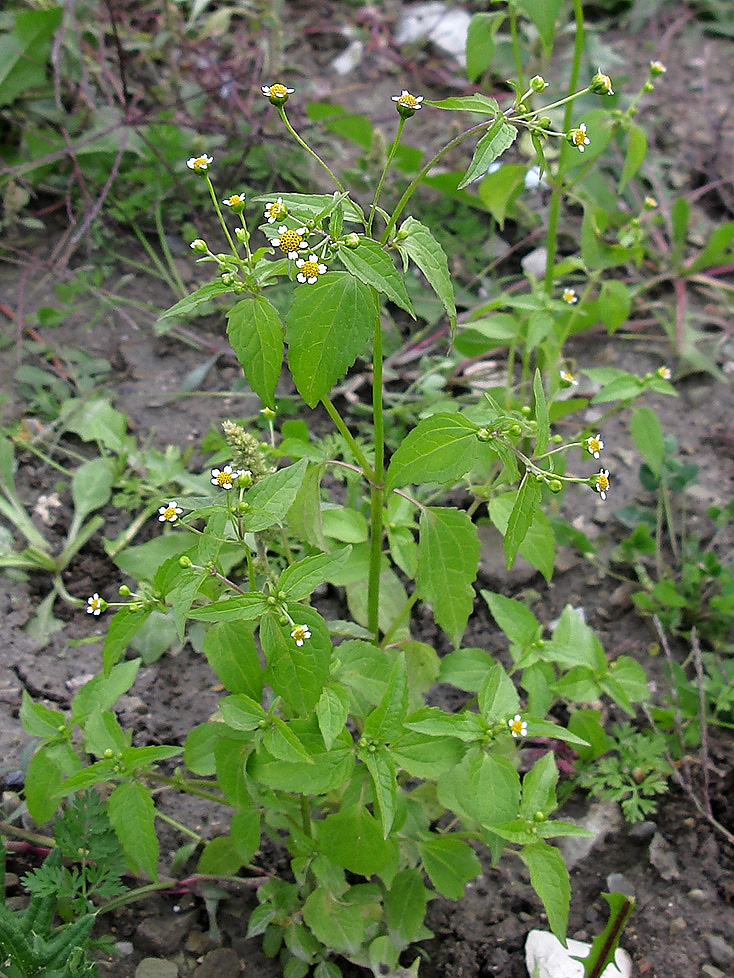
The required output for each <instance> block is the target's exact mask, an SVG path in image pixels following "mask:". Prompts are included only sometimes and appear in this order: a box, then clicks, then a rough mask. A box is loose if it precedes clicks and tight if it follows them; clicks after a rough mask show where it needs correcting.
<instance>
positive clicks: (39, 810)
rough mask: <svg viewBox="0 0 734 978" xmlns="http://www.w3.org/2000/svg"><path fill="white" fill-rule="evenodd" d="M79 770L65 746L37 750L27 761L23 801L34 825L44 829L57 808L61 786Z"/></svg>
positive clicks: (74, 758)
mask: <svg viewBox="0 0 734 978" xmlns="http://www.w3.org/2000/svg"><path fill="white" fill-rule="evenodd" d="M80 769H81V761H80V760H79V758H78V757H77V756H76V754H75V753H74V751H73V750H72V748H71V745H70V744H68V743H63V744H49V745H48V746H45V747H40V748H39V749H38V750H37V751H36V753H35V754H34V755H33V757H32V758H31V762H30V764H29V765H28V770H27V771H26V778H25V800H26V805H27V806H28V811H29V812H30V814H31V818H32V819H33V821H34V822H35V823H36V825H44V824H45V823H46V822H48V820H49V819H50V818H51V816H52V815H53V813H54V812H55V811H56V809H57V808H58V806H59V795H58V792H59V789H60V788H61V785H62V783H63V782H64V781H65V780H66V779H67V778H69V777H71V776H72V775H74V774H76V773H77V772H78V771H79V770H80Z"/></svg>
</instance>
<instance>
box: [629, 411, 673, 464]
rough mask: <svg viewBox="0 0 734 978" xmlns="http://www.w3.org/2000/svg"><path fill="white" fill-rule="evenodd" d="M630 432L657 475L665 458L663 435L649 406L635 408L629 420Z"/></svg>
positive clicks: (661, 428)
mask: <svg viewBox="0 0 734 978" xmlns="http://www.w3.org/2000/svg"><path fill="white" fill-rule="evenodd" d="M630 433H631V434H632V438H633V440H634V443H635V445H636V446H637V450H638V452H639V453H640V455H641V456H642V457H643V459H644V460H645V462H647V464H648V465H649V467H650V468H651V469H652V471H653V472H654V474H655V475H656V476H659V475H660V471H661V469H662V467H663V461H664V459H665V436H664V434H663V426H662V425H661V424H660V419H659V418H658V416H657V414H656V413H655V411H653V409H652V408H649V407H640V408H637V410H636V411H635V413H634V414H633V415H632V420H631V421H630Z"/></svg>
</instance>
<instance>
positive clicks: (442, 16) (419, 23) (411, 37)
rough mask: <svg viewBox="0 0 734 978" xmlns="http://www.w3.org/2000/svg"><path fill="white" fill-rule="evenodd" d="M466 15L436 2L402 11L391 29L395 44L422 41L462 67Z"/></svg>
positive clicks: (467, 19) (463, 62)
mask: <svg viewBox="0 0 734 978" xmlns="http://www.w3.org/2000/svg"><path fill="white" fill-rule="evenodd" d="M470 21H471V17H470V15H469V14H468V13H467V12H466V10H462V9H460V8H459V9H457V8H455V7H449V6H448V5H447V4H445V3H441V2H440V0H434V2H431V3H414V4H411V6H410V7H406V8H405V10H404V11H403V14H402V17H401V18H400V20H399V21H398V24H397V26H396V28H395V43H396V44H399V45H402V44H414V43H415V42H416V41H420V40H422V39H423V38H426V39H427V40H429V41H432V42H433V43H434V44H435V45H436V47H438V48H441V50H442V51H445V52H446V53H447V54H450V55H452V56H453V57H454V58H456V60H457V61H458V62H459V64H461V65H465V64H466V35H467V33H468V31H469V22H470Z"/></svg>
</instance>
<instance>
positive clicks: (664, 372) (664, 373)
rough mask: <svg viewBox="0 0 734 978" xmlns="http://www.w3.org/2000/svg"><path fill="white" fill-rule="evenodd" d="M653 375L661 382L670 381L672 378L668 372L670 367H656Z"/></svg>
mask: <svg viewBox="0 0 734 978" xmlns="http://www.w3.org/2000/svg"><path fill="white" fill-rule="evenodd" d="M655 373H656V374H657V375H658V377H660V378H661V379H662V380H670V378H671V377H672V376H673V375H672V374H671V372H670V367H658V369H657V370H656V371H655Z"/></svg>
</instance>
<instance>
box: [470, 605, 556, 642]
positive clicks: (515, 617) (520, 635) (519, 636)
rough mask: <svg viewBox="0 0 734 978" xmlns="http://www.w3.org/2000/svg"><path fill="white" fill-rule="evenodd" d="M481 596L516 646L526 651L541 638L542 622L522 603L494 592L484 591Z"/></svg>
mask: <svg viewBox="0 0 734 978" xmlns="http://www.w3.org/2000/svg"><path fill="white" fill-rule="evenodd" d="M481 595H482V597H483V598H484V600H485V601H486V602H487V604H488V605H489V610H490V611H491V612H492V617H493V618H494V620H495V621H496V622H497V624H498V625H499V626H500V628H501V629H502V631H503V632H504V633H505V635H506V636H507V638H508V639H509V640H510V641H511V642H512V643H513V644H514V645H518V646H519V647H520V648H521V649H525V648H527V646H529V645H531V644H532V643H533V642H536V641H537V640H538V639H539V638H540V636H541V634H542V628H541V624H540V622H539V621H538V619H537V618H536V617H535V615H534V614H533V612H532V611H531V610H530V608H527V607H526V606H525V605H524V604H522V602H521V601H518V600H517V599H516V598H507V597H505V595H504V594H495V593H494V592H492V591H482V592H481Z"/></svg>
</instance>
